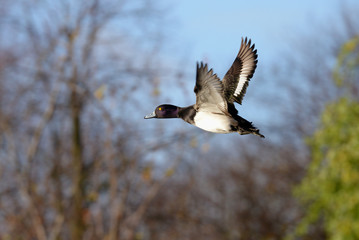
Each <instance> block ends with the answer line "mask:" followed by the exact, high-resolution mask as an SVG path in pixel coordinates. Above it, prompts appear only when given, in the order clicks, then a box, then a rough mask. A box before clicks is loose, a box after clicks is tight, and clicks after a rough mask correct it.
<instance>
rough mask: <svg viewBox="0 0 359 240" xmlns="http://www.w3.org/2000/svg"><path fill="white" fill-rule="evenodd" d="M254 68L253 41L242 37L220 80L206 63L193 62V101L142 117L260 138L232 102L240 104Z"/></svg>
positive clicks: (255, 54) (255, 57)
mask: <svg viewBox="0 0 359 240" xmlns="http://www.w3.org/2000/svg"><path fill="white" fill-rule="evenodd" d="M256 67H257V50H254V44H253V45H252V46H251V41H250V40H249V41H248V42H247V38H246V39H245V41H243V39H242V44H241V48H240V50H239V53H238V55H237V57H236V59H235V60H234V63H233V64H232V66H231V68H230V69H229V70H228V72H227V73H226V75H225V76H224V78H223V80H222V81H220V80H219V78H218V77H217V75H216V74H213V71H212V69H211V70H209V71H208V67H207V64H205V65H203V63H201V64H200V65H199V64H198V63H197V75H196V86H195V88H194V92H195V93H196V104H194V105H191V106H188V107H184V108H181V107H177V106H174V105H169V104H163V105H160V106H158V107H157V108H156V109H155V111H154V112H153V113H151V114H150V115H147V116H145V118H182V119H183V120H184V121H186V122H188V123H190V124H192V125H194V126H196V127H199V128H201V129H203V130H206V131H209V132H214V133H231V132H238V133H239V134H241V135H244V134H254V135H257V136H260V137H264V136H263V135H262V134H260V133H259V130H258V129H257V128H255V127H254V126H253V125H252V123H251V122H249V121H247V120H246V119H244V118H242V117H240V116H238V111H237V109H236V108H235V106H234V102H237V103H239V104H241V103H242V99H243V97H244V94H245V92H246V89H247V86H248V82H249V80H250V78H251V77H252V76H253V73H254V71H255V69H256Z"/></svg>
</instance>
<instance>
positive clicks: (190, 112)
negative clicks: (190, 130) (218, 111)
mask: <svg viewBox="0 0 359 240" xmlns="http://www.w3.org/2000/svg"><path fill="white" fill-rule="evenodd" d="M195 115H196V110H195V109H194V108H193V105H192V106H189V107H185V108H181V109H180V110H179V111H178V117H180V118H182V119H183V120H184V121H186V122H188V123H190V124H194V116H195Z"/></svg>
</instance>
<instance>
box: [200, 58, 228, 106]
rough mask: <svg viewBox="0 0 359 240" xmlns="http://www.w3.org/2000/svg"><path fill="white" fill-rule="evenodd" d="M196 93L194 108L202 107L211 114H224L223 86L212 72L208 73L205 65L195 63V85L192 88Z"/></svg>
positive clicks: (225, 103) (225, 104)
mask: <svg viewBox="0 0 359 240" xmlns="http://www.w3.org/2000/svg"><path fill="white" fill-rule="evenodd" d="M194 92H195V93H196V105H195V108H197V109H198V108H199V107H203V109H208V111H211V112H226V111H227V102H226V101H225V99H224V97H223V94H224V90H223V84H222V82H221V81H220V79H219V78H218V77H217V75H216V74H213V70H212V69H210V70H209V71H208V67H207V64H203V63H202V62H201V64H198V63H197V74H196V85H195V87H194Z"/></svg>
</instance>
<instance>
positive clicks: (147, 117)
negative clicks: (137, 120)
mask: <svg viewBox="0 0 359 240" xmlns="http://www.w3.org/2000/svg"><path fill="white" fill-rule="evenodd" d="M155 117H156V113H155V112H153V113H150V114H148V115H146V116H145V119H149V118H155Z"/></svg>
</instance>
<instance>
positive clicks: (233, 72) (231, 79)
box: [222, 38, 258, 104]
mask: <svg viewBox="0 0 359 240" xmlns="http://www.w3.org/2000/svg"><path fill="white" fill-rule="evenodd" d="M254 47H255V45H254V44H253V45H252V46H251V40H250V39H249V41H247V38H246V39H245V40H243V38H242V43H241V47H240V49H239V52H238V55H237V57H236V59H235V60H234V62H233V64H232V66H231V68H230V69H229V70H228V72H227V73H226V75H225V76H224V78H223V80H222V81H223V86H224V97H225V99H226V100H227V101H228V102H230V103H233V102H237V103H239V104H242V100H243V97H244V95H245V93H246V90H247V87H248V83H249V80H250V79H251V78H252V76H253V74H254V71H255V70H256V67H257V62H258V60H257V57H258V55H257V50H255V49H254Z"/></svg>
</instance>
